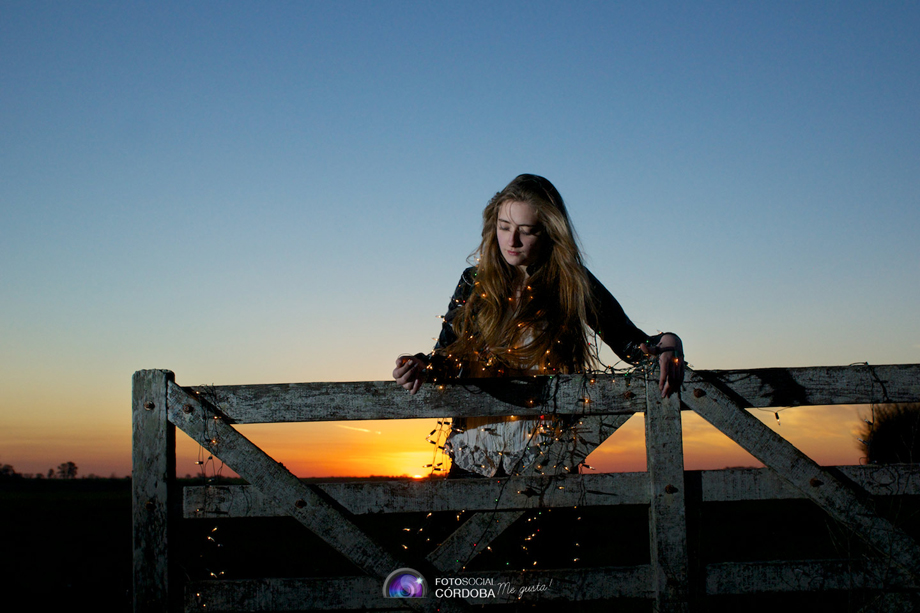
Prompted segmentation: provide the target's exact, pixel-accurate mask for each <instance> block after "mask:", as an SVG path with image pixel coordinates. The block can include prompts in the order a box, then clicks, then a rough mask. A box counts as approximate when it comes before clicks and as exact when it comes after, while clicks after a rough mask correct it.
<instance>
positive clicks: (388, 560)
mask: <svg viewBox="0 0 920 613" xmlns="http://www.w3.org/2000/svg"><path fill="white" fill-rule="evenodd" d="M167 415H168V418H169V421H170V422H172V423H173V424H175V425H176V426H177V427H179V428H180V429H181V430H182V431H183V432H185V433H186V434H188V435H189V436H190V437H192V438H193V439H194V440H195V441H197V442H198V443H199V444H200V445H202V446H203V447H205V448H206V449H208V450H209V451H211V452H212V453H213V454H214V455H217V456H218V457H220V459H221V460H222V461H223V462H224V463H225V464H227V465H228V466H229V467H230V468H232V469H233V470H234V471H235V472H236V473H237V474H238V475H240V477H242V478H243V479H245V480H246V481H248V482H249V483H250V484H251V485H253V486H254V487H256V488H257V489H258V490H259V491H261V493H262V495H263V496H264V498H265V499H266V500H267V501H270V502H271V503H272V504H274V505H275V506H276V507H277V508H278V509H279V510H280V511H282V512H283V513H285V514H287V515H290V516H291V517H293V518H295V519H296V520H297V521H299V522H300V523H301V524H303V525H304V526H305V527H306V528H307V529H309V530H311V531H312V532H314V533H315V534H316V535H317V536H319V537H320V538H321V539H323V540H324V541H326V542H327V543H329V544H330V545H332V546H333V547H335V548H336V550H338V551H339V552H340V553H342V554H343V555H344V556H345V557H346V558H348V559H349V560H350V561H351V562H352V563H354V564H355V565H356V566H357V567H358V568H360V569H362V570H363V571H364V572H366V573H367V574H369V575H371V576H373V577H378V578H380V579H381V580H383V579H385V578H386V576H387V575H388V574H389V573H390V572H392V571H393V570H396V569H398V568H400V567H401V566H403V565H404V564H402V563H401V562H399V561H398V560H397V559H396V558H395V557H393V556H392V555H390V554H389V553H388V552H387V551H385V550H384V549H383V548H381V547H380V546H379V545H377V544H376V543H375V542H374V541H372V540H371V539H370V538H369V537H368V536H367V535H366V534H365V533H364V532H362V531H361V530H360V529H359V528H358V527H357V526H355V525H354V524H353V523H351V521H349V520H348V518H347V517H345V515H343V514H342V513H341V512H340V511H338V510H337V509H335V508H333V506H332V505H330V504H329V503H328V502H326V501H325V500H323V499H322V498H321V497H320V496H319V495H318V494H316V493H315V492H314V491H313V490H312V489H310V488H309V487H307V486H306V485H304V484H303V483H301V482H300V480H299V479H298V478H297V477H296V476H295V475H294V474H293V473H291V472H290V471H289V470H287V469H286V468H284V467H283V466H282V465H281V464H279V463H278V462H276V461H275V460H274V459H272V458H271V457H270V456H269V455H268V454H266V453H265V452H264V451H262V450H261V449H260V448H259V447H258V446H256V445H255V444H254V443H252V442H251V441H249V439H247V438H246V437H245V436H243V435H242V434H240V433H239V432H237V431H236V430H235V429H234V428H233V427H232V426H230V425H228V424H226V423H224V421H223V419H221V418H220V417H219V416H218V415H217V414H215V413H214V412H213V411H211V410H210V409H205V408H204V406H203V405H202V404H201V403H200V402H199V401H198V399H196V398H194V397H193V396H191V395H190V394H188V393H187V392H186V391H185V390H183V389H182V388H181V387H179V386H178V385H176V384H175V383H173V382H170V383H169V388H168V393H167ZM426 570H428V569H424V570H422V572H423V573H424V572H425V571H426ZM381 585H382V584H381ZM404 602H406V605H407V606H409V607H411V608H416V609H423V610H427V609H430V608H433V607H435V604H434V603H433V602H431V601H428V602H420V601H412V599H405V601H404ZM453 605H454V603H451V606H453Z"/></svg>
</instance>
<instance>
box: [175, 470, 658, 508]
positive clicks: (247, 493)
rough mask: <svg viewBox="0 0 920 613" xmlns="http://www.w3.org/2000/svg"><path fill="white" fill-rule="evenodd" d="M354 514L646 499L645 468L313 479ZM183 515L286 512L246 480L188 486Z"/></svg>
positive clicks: (642, 502) (549, 505) (603, 502)
mask: <svg viewBox="0 0 920 613" xmlns="http://www.w3.org/2000/svg"><path fill="white" fill-rule="evenodd" d="M313 487H316V488H318V489H320V490H322V491H323V492H324V493H325V494H327V495H328V496H330V497H331V498H332V499H334V500H335V501H336V502H337V503H338V504H340V505H342V507H343V508H344V509H346V510H347V511H349V512H350V513H354V514H355V515H363V514H368V513H421V512H429V511H433V512H437V511H458V510H460V509H465V510H467V511H501V510H510V509H536V508H547V507H549V508H552V507H574V506H576V505H579V506H582V505H583V506H605V505H618V504H648V501H649V492H648V474H647V473H600V474H595V475H591V474H585V475H565V476H562V475H560V476H554V477H513V478H509V479H451V480H448V479H432V480H425V481H416V480H414V479H405V480H394V481H367V482H357V483H354V482H352V483H316V484H313ZM184 493H185V504H184V508H185V512H184V516H185V517H188V518H194V517H270V516H275V515H286V513H284V512H282V511H277V510H276V509H275V507H274V506H273V505H271V504H270V503H266V502H265V501H264V500H263V498H262V495H261V493H259V491H258V490H257V489H256V488H253V487H251V486H247V485H206V486H194V487H187V488H185V489H184Z"/></svg>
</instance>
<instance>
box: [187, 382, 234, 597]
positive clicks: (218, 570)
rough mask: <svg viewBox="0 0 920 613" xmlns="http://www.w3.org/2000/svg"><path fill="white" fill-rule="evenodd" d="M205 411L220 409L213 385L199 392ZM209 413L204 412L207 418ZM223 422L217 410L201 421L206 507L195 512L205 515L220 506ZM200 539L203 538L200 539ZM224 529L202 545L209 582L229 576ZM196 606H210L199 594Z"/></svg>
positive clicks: (212, 530)
mask: <svg viewBox="0 0 920 613" xmlns="http://www.w3.org/2000/svg"><path fill="white" fill-rule="evenodd" d="M195 395H196V397H197V398H198V401H199V402H200V404H201V406H202V408H203V409H205V410H207V407H208V405H210V406H211V407H220V406H221V399H220V396H219V394H218V393H217V390H216V389H215V388H214V386H212V385H202V386H199V387H198V388H197V389H196V390H195ZM206 414H207V413H204V415H206ZM219 420H220V414H219V413H218V412H217V411H214V412H213V415H212V416H211V417H210V418H208V417H204V418H203V419H202V420H201V440H203V441H207V444H208V448H207V449H206V448H205V446H204V445H199V446H198V456H197V459H196V460H195V465H196V466H197V467H198V475H197V478H199V479H200V480H201V481H202V482H203V484H204V486H205V488H204V492H205V495H204V500H203V502H202V507H199V508H197V509H195V514H196V515H198V516H203V515H204V514H205V513H206V512H210V513H214V508H213V507H215V506H216V505H214V504H213V503H212V498H211V497H212V496H213V494H212V490H213V488H214V486H215V485H217V484H218V483H219V481H220V479H221V478H222V476H223V475H222V473H223V469H224V462H223V460H221V459H220V458H215V457H214V449H216V448H218V446H219V444H220V437H219V434H218V430H217V422H218V421H219ZM199 538H200V537H199ZM219 539H220V530H219V526H218V525H217V524H214V525H213V526H212V527H211V528H210V529H209V530H208V531H207V532H205V533H204V536H203V539H202V542H201V545H200V553H199V560H200V562H201V566H202V570H203V572H204V573H205V577H207V578H209V579H222V578H224V576H225V575H226V572H227V571H226V570H225V568H224V567H225V561H224V557H225V556H224V555H223V553H224V544H223V543H222V542H220V540H219ZM195 600H196V604H197V605H198V607H199V609H201V610H203V611H205V610H207V606H208V605H207V603H206V602H204V600H203V599H202V596H201V594H195Z"/></svg>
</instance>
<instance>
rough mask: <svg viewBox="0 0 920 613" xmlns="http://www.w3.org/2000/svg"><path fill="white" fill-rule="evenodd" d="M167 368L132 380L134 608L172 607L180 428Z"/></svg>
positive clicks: (153, 612)
mask: <svg viewBox="0 0 920 613" xmlns="http://www.w3.org/2000/svg"><path fill="white" fill-rule="evenodd" d="M171 380H173V373H171V372H170V371H168V370H139V371H137V372H136V373H134V377H133V379H132V401H131V421H132V427H133V437H132V438H133V453H132V471H131V483H132V501H131V511H132V519H133V526H134V534H133V537H134V538H133V548H134V582H133V583H134V612H135V613H167V611H169V605H170V602H169V576H168V575H169V558H168V555H167V552H168V549H167V545H168V540H167V532H168V530H167V527H168V525H169V516H170V515H171V509H170V504H171V503H173V502H175V501H171V500H170V498H169V495H170V493H171V491H172V490H173V488H174V485H175V477H176V428H175V426H173V425H172V424H171V423H169V421H168V419H167V417H166V392H167V382H168V381H171Z"/></svg>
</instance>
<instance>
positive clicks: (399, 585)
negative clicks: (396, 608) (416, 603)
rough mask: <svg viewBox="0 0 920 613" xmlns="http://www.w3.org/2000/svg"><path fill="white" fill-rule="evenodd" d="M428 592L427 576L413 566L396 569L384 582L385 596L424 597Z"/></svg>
mask: <svg viewBox="0 0 920 613" xmlns="http://www.w3.org/2000/svg"><path fill="white" fill-rule="evenodd" d="M427 593H428V583H427V582H426V581H425V577H423V576H422V574H421V573H420V572H418V571H417V570H413V569H411V568H400V569H398V570H394V571H393V572H391V573H390V574H389V576H387V578H386V581H384V582H383V596H384V597H385V598H424V597H425V594H427Z"/></svg>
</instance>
